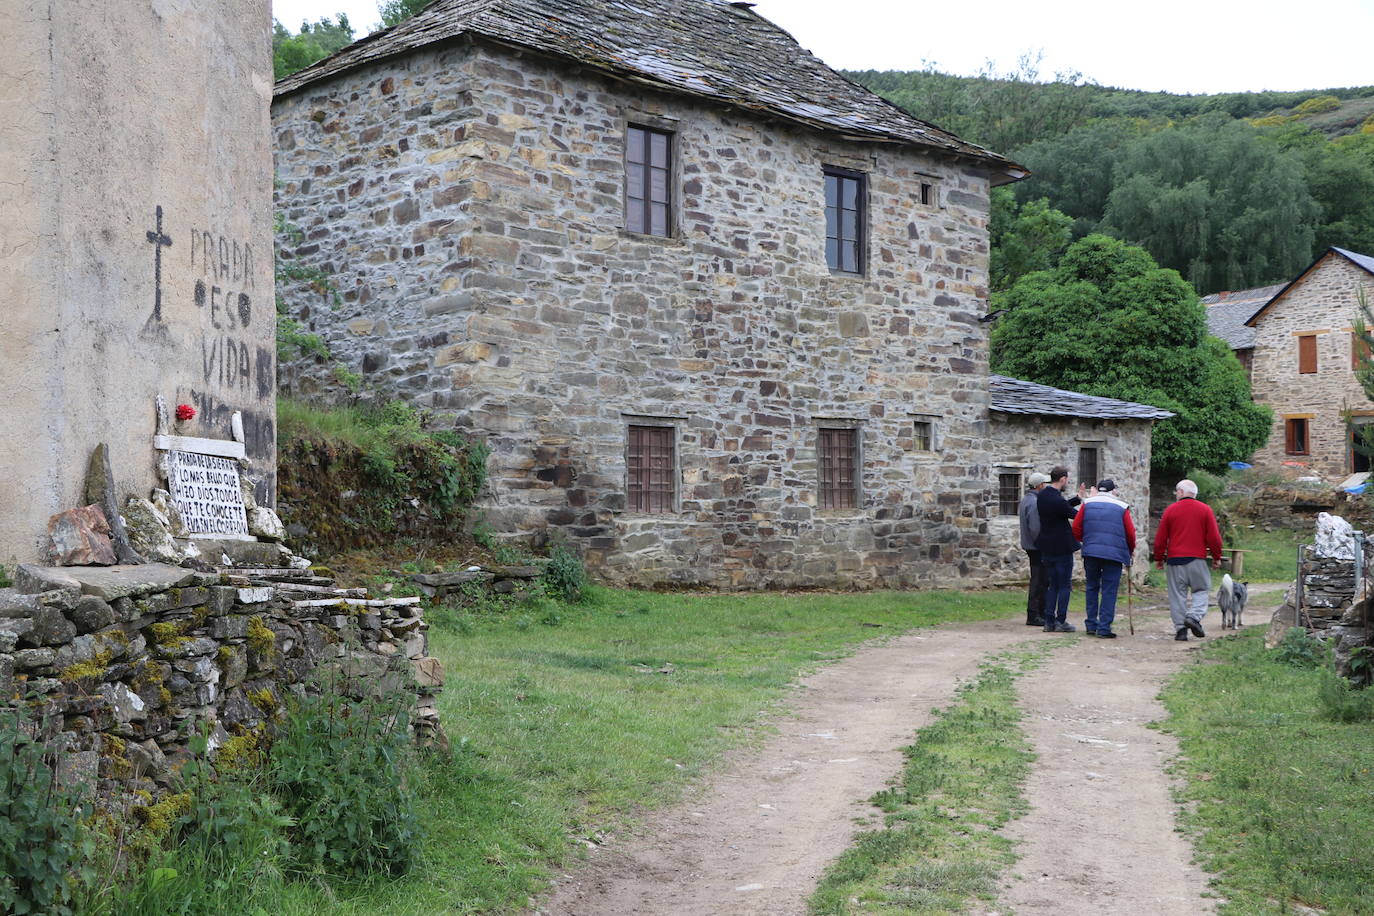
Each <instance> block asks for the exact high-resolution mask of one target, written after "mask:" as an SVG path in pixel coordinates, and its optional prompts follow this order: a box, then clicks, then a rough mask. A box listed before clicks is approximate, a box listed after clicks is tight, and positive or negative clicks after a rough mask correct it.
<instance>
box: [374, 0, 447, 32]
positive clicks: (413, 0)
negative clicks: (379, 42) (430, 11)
mask: <svg viewBox="0 0 1374 916" xmlns="http://www.w3.org/2000/svg"><path fill="white" fill-rule="evenodd" d="M432 2H433V0H382V2H381V3H378V4H377V12H379V13H381V15H382V25H384V26H387V27H391V26H393V25H398V24H399V23H402V22H405V21H406V20H407V19H409V18H410V17H411V16H414V15H415V14H416V13H418V12H420V10H422V9H424V8H425V7H427V6H429V5H430V3H432Z"/></svg>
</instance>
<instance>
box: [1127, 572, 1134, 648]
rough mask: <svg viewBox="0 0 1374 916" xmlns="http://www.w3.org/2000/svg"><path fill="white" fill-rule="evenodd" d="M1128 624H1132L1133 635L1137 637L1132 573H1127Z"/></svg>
mask: <svg viewBox="0 0 1374 916" xmlns="http://www.w3.org/2000/svg"><path fill="white" fill-rule="evenodd" d="M1126 622H1127V623H1128V624H1130V627H1131V635H1132V636H1134V635H1135V609H1134V608H1133V607H1132V606H1131V573H1130V571H1129V570H1128V571H1127V572H1126Z"/></svg>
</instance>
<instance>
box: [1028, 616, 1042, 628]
mask: <svg viewBox="0 0 1374 916" xmlns="http://www.w3.org/2000/svg"><path fill="white" fill-rule="evenodd" d="M1044 625H1045V618H1043V617H1036V618H1035V619H1034V620H1027V621H1026V626H1028V627H1043V626H1044Z"/></svg>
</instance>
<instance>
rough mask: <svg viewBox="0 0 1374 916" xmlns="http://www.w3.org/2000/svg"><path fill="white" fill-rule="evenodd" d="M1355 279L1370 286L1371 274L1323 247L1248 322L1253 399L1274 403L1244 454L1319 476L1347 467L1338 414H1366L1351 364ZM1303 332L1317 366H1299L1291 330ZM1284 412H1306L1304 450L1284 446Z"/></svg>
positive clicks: (1345, 431)
mask: <svg viewBox="0 0 1374 916" xmlns="http://www.w3.org/2000/svg"><path fill="white" fill-rule="evenodd" d="M1362 285H1363V286H1364V287H1365V288H1366V289H1368V290H1370V291H1374V277H1371V276H1370V275H1369V274H1368V273H1367V272H1366V271H1364V270H1361V269H1360V268H1359V267H1356V266H1355V265H1354V264H1352V263H1351V262H1350V261H1349V260H1347V259H1346V258H1344V257H1342V256H1340V255H1335V254H1327V255H1326V257H1325V258H1324V259H1322V260H1321V261H1320V262H1319V263H1318V264H1317V265H1316V267H1314V268H1313V269H1312V270H1311V271H1310V272H1308V273H1307V274H1306V275H1305V276H1303V277H1301V278H1299V279H1298V281H1297V282H1296V284H1295V285H1294V286H1293V287H1292V288H1291V289H1290V290H1289V291H1288V292H1287V293H1285V294H1284V295H1283V298H1281V299H1280V300H1279V301H1278V302H1276V303H1274V305H1273V306H1272V307H1270V308H1269V309H1268V310H1267V311H1265V312H1264V313H1263V315H1262V316H1261V317H1260V318H1259V319H1258V320H1257V321H1256V322H1255V356H1254V373H1253V388H1254V394H1255V400H1256V401H1257V402H1259V403H1261V404H1265V405H1267V406H1269V407H1272V408H1273V410H1274V426H1273V431H1272V432H1271V433H1270V434H1269V441H1268V442H1267V443H1266V444H1265V445H1264V447H1263V448H1261V449H1260V450H1259V451H1258V452H1256V453H1255V455H1254V457H1253V458H1252V459H1251V461H1252V463H1254V464H1255V465H1257V466H1261V467H1274V466H1277V465H1278V464H1280V463H1281V462H1284V461H1294V462H1300V463H1301V464H1303V465H1306V466H1307V467H1308V468H1310V469H1311V470H1312V471H1314V472H1316V473H1317V474H1320V475H1323V476H1325V477H1327V478H1339V477H1343V476H1344V475H1345V474H1347V473H1349V470H1350V467H1351V465H1350V444H1349V427H1348V425H1347V421H1346V419H1345V418H1344V417H1342V415H1341V414H1342V412H1343V411H1344V410H1346V409H1350V410H1353V411H1355V412H1356V413H1357V414H1358V413H1364V414H1371V415H1374V403H1371V402H1370V401H1369V400H1368V399H1367V398H1366V397H1365V394H1364V390H1363V389H1362V388H1361V387H1360V384H1359V382H1358V381H1357V380H1356V378H1355V372H1354V370H1353V369H1352V368H1351V347H1352V340H1351V326H1352V322H1353V321H1354V319H1355V316H1356V315H1357V314H1358V311H1359V307H1358V304H1357V299H1356V294H1357V291H1358V290H1359V289H1360V287H1361V286H1362ZM1311 333H1315V334H1316V336H1317V371H1316V372H1314V373H1299V372H1298V335H1300V334H1311ZM1292 416H1299V417H1306V418H1308V419H1307V426H1308V437H1309V440H1310V441H1309V451H1310V454H1309V455H1305V456H1304V455H1288V454H1286V452H1285V443H1286V440H1285V435H1284V421H1285V419H1286V418H1288V417H1292ZM1371 419H1374V416H1371ZM1356 422H1360V421H1359V420H1357V421H1356Z"/></svg>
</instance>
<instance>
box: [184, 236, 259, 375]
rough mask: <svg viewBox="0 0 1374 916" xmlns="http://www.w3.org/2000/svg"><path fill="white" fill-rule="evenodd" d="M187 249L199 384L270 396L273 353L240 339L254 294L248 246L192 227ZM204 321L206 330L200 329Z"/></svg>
mask: <svg viewBox="0 0 1374 916" xmlns="http://www.w3.org/2000/svg"><path fill="white" fill-rule="evenodd" d="M189 247H190V255H191V269H192V271H193V272H194V273H195V274H196V280H195V287H194V289H193V291H192V297H193V300H194V302H195V304H196V308H197V309H198V310H200V311H201V313H202V315H203V316H204V318H203V323H202V328H203V331H202V334H201V339H200V362H201V381H202V382H204V383H205V384H207V385H209V384H214V385H217V386H219V387H221V388H228V389H233V390H238V391H245V392H255V393H256V395H257V396H258V397H259V398H267V397H270V396H271V394H272V389H273V386H274V385H275V379H276V366H275V362H274V356H273V353H272V351H271V350H270V349H267V348H264V347H254V346H252V343H253V341H252V340H251V339H250V340H245V339H244V335H245V333H246V332H247V329H248V327H249V326H250V325H251V324H252V323H253V320H254V314H253V296H254V295H256V293H257V278H256V277H255V276H254V260H253V246H252V245H249V244H248V243H246V242H241V241H239V240H238V239H235V238H231V237H230V236H226V235H221V234H219V233H216V232H210V231H209V230H206V229H192V230H191V244H190V246H189ZM207 322H208V324H209V327H205V326H204V324H205V323H207Z"/></svg>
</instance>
